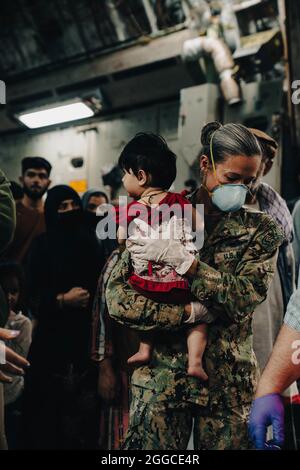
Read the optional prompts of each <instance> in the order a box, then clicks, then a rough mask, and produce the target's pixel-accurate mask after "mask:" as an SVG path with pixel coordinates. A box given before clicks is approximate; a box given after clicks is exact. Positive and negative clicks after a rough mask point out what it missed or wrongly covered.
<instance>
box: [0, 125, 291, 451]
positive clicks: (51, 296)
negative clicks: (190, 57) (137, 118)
mask: <svg viewBox="0 0 300 470" xmlns="http://www.w3.org/2000/svg"><path fill="white" fill-rule="evenodd" d="M199 147H200V144H199ZM199 150H200V151H199V175H200V177H199V179H200V185H199V187H198V185H197V186H195V184H194V182H193V181H192V183H193V184H191V181H188V183H189V184H188V186H189V189H187V188H186V190H185V191H183V192H181V193H174V192H171V191H169V188H170V186H171V185H172V183H173V182H174V180H175V178H176V171H177V170H176V155H175V154H174V153H173V152H172V151H171V150H170V148H169V147H168V144H167V143H166V141H165V140H164V139H163V138H162V137H161V136H158V135H154V134H150V133H140V134H137V135H136V136H135V137H134V138H133V139H132V140H131V141H130V142H128V144H127V145H126V146H125V147H124V149H123V150H122V152H121V155H120V156H119V166H120V168H121V169H122V171H123V173H124V176H123V184H124V189H125V190H126V192H127V194H128V196H129V197H130V198H131V200H132V202H130V203H129V204H128V205H126V206H118V205H117V206H115V207H114V209H113V211H112V212H110V209H109V207H112V206H109V203H110V200H109V197H108V196H107V195H106V194H105V193H104V192H103V191H101V190H100V189H99V188H91V189H90V190H88V191H87V192H86V193H85V194H83V196H82V197H80V195H79V194H78V193H77V192H76V191H75V190H74V189H72V188H71V187H70V186H67V185H56V186H53V185H52V184H51V179H50V178H51V169H52V168H51V164H50V163H49V162H48V161H47V160H46V159H44V158H42V157H25V158H24V159H23V160H22V175H21V177H20V185H19V184H17V183H16V182H11V183H9V181H8V180H7V178H6V177H5V175H4V174H3V173H0V217H1V219H0V224H1V231H0V233H1V235H0V251H1V255H0V286H1V288H0V340H1V341H2V343H1V344H2V345H4V346H3V347H4V348H5V356H6V361H5V363H3V364H1V362H0V448H1V449H5V448H8V449H109V450H113V449H126V450H127V449H128V450H129V449H130V450H133V449H134V450H142V449H143V450H144V449H147V450H158V449H165V450H184V449H186V448H187V446H188V443H189V440H190V436H191V432H192V429H193V442H194V448H195V449H211V450H221V449H241V450H242V449H251V448H253V446H255V447H257V448H267V447H268V446H272V445H273V446H275V447H276V446H277V447H280V448H288V449H295V448H296V447H297V432H298V433H299V432H300V431H299V423H297V419H296V416H295V407H296V406H297V403H299V394H298V386H297V379H298V378H299V377H300V370H299V367H298V369H297V372H295V370H294V369H293V370H292V371H290V372H288V373H287V376H286V377H283V376H284V371H286V370H288V369H289V364H288V362H289V357H288V354H289V352H290V354H292V352H293V351H292V350H291V349H290V351H289V352H288V351H286V353H285V352H284V347H287V346H286V345H287V344H290V343H289V341H290V340H291V338H293V340H295V338H296V339H297V338H298V337H299V331H300V328H299V325H300V319H299V318H300V301H299V290H296V282H297V272H298V271H299V264H300V248H299V240H300V237H299V233H298V232H299V227H300V206H299V203H296V205H295V208H294V211H293V215H292V214H291V213H290V211H289V209H288V206H287V204H286V202H285V200H284V199H283V198H282V197H281V196H280V195H279V194H278V193H277V192H276V191H275V190H274V189H273V188H272V187H271V186H269V185H267V184H266V183H264V182H263V181H262V179H263V177H264V176H265V175H266V174H267V173H268V172H269V171H270V170H271V168H272V165H273V161H274V158H276V151H277V143H276V141H275V140H274V139H273V138H272V137H270V136H269V135H267V134H265V133H264V132H262V131H259V130H257V129H248V128H246V127H244V126H243V125H239V124H226V125H221V124H220V123H217V122H213V123H209V124H207V125H206V126H204V128H203V129H202V134H201V149H199ZM183 189H184V188H182V190H183ZM199 207H202V208H203V213H201V214H200V213H199V212H198V208H199ZM101 208H102V209H103V210H101ZM175 208H176V209H177V210H176V211H175ZM99 209H100V210H99ZM178 210H179V213H178ZM108 213H110V214H112V215H113V217H112V219H113V222H114V225H113V226H114V227H115V231H114V234H113V236H110V237H109V238H106V239H105V238H104V237H101V236H100V235H99V230H97V225H98V224H99V221H101V220H104V218H105V217H106V216H107V214H108ZM187 213H190V214H191V219H190V223H188V222H187V220H186V217H185V216H186V214H187ZM293 219H294V220H293ZM109 221H111V219H108V222H109ZM149 228H150V229H151V230H150V232H149V230H148V229H149ZM167 232H168V236H164V235H166V233H167ZM198 232H203V244H202V246H201V247H199V246H197V245H196V244H195V233H196V234H197V233H198ZM110 235H111V233H110ZM157 235H158V236H157ZM297 315H298V316H297ZM291 318H292V319H293V321H292V320H291ZM295 318H296V320H295ZM284 335H287V337H286V338H287V339H284ZM277 338H278V340H277V343H276V345H275V348H274V343H275V342H276V339H277ZM273 348H274V350H273ZM272 351H273V353H272ZM271 353H272V355H271ZM276 355H277V356H279V357H280V361H277V359H276ZM270 356H271V358H270ZM0 358H1V356H0ZM268 361H269V362H268ZM285 361H286V364H285ZM278 362H280V363H281V364H282V368H281V370H279V369H280V367H279V365H278ZM272 364H275V365H276V367H275V366H272ZM296 368H297V367H296ZM275 369H276V370H275ZM261 372H263V375H262V377H261V380H260V382H259V385H258V378H259V375H260V373H261ZM276 374H277V375H278V376H279V378H278V379H276V378H274V377H275V376H276ZM270 384H271V385H270ZM257 385H258V387H257ZM254 399H255V401H254V404H253V405H252V402H253V400H254ZM251 406H252V410H251ZM250 410H251V413H250ZM249 415H250V425H249V428H248V422H249ZM284 420H285V421H284ZM269 424H273V430H274V433H273V439H272V438H268V437H267V427H268V425H269ZM297 426H298V429H297ZM298 439H299V437H298ZM268 441H269V443H268Z"/></svg>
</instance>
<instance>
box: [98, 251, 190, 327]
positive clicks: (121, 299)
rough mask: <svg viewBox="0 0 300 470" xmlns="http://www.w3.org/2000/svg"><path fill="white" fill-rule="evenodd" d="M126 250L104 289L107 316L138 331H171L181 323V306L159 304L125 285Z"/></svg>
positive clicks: (127, 274)
mask: <svg viewBox="0 0 300 470" xmlns="http://www.w3.org/2000/svg"><path fill="white" fill-rule="evenodd" d="M128 277H129V253H128V252H127V250H126V251H125V252H124V253H123V255H122V258H121V259H120V261H119V262H118V263H117V264H116V266H115V267H114V269H113V271H112V273H111V275H110V278H109V281H108V284H107V289H106V303H107V306H108V311H109V315H110V317H111V318H113V319H114V320H115V321H116V322H118V323H120V324H122V325H125V326H127V327H129V328H132V329H135V330H140V331H151V330H155V329H160V330H173V329H176V328H179V327H181V326H182V324H183V321H184V319H186V318H188V315H185V312H184V305H172V304H159V303H157V302H154V301H152V300H150V299H147V298H146V297H144V296H142V295H141V294H139V293H138V292H136V291H134V290H133V289H132V287H131V286H130V285H129V284H128V282H127V281H128Z"/></svg>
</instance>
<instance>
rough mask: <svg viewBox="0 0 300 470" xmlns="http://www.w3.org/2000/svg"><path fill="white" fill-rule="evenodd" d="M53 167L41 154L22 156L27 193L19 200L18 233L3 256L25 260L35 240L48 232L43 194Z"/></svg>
mask: <svg viewBox="0 0 300 470" xmlns="http://www.w3.org/2000/svg"><path fill="white" fill-rule="evenodd" d="M51 168H52V167H51V165H50V163H49V162H48V161H47V160H45V159H44V158H42V157H26V158H23V160H22V176H21V177H20V182H21V184H22V186H23V191H24V195H23V198H22V200H20V201H18V202H17V203H16V212H17V226H16V231H15V236H14V239H13V241H12V243H11V244H10V246H9V248H8V249H7V250H6V252H5V253H4V255H3V256H2V259H5V260H13V261H15V262H17V263H24V262H25V258H26V255H27V253H28V250H29V248H30V245H31V243H32V241H33V239H34V238H36V237H37V236H38V235H40V234H41V233H43V232H44V231H45V219H44V202H43V195H44V194H45V193H46V191H47V190H48V187H49V185H50V183H51V181H50V179H49V177H50V172H51Z"/></svg>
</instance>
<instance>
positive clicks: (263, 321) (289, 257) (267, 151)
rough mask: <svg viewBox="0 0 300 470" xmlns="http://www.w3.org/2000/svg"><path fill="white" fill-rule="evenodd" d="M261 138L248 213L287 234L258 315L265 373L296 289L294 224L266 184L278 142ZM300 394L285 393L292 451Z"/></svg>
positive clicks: (256, 335) (256, 345)
mask: <svg viewBox="0 0 300 470" xmlns="http://www.w3.org/2000/svg"><path fill="white" fill-rule="evenodd" d="M250 130H251V132H252V133H253V134H254V135H255V137H256V138H257V139H258V141H259V143H260V146H261V148H262V155H263V159H262V164H261V167H260V169H259V172H258V175H257V178H256V181H255V184H254V185H253V187H252V190H251V193H250V194H249V196H248V199H247V201H246V202H247V205H246V207H247V208H248V210H254V211H262V212H265V213H266V214H269V215H270V216H271V217H272V218H273V219H274V221H275V222H277V223H278V224H279V225H280V227H281V228H282V231H283V233H284V235H285V238H284V241H283V243H282V244H281V246H280V248H279V253H278V259H277V265H276V271H275V276H274V278H273V280H272V282H271V285H270V287H269V290H268V295H267V298H266V300H265V301H264V302H263V303H261V304H260V305H258V306H257V307H256V309H255V312H254V317H253V322H252V328H253V349H254V352H255V355H256V357H257V360H258V364H259V368H260V371H261V372H262V371H263V370H264V368H265V366H266V364H267V361H268V358H269V357H270V354H271V352H272V349H273V346H274V343H275V340H276V337H277V335H278V333H279V331H280V328H281V326H282V324H283V318H284V314H285V312H286V308H287V305H288V302H289V299H290V297H291V295H292V293H293V291H294V289H295V261H294V255H293V248H292V238H293V222H292V217H291V214H290V211H289V209H288V207H287V204H286V202H285V200H284V199H283V198H282V197H281V196H280V195H279V194H278V193H277V192H276V191H275V190H274V189H273V188H272V187H271V186H269V185H268V184H266V183H264V182H262V178H263V176H265V175H267V174H268V173H269V171H270V170H271V168H272V165H273V161H274V158H275V157H276V151H277V148H278V144H277V142H276V141H275V140H274V139H273V138H272V137H270V136H269V135H268V134H266V133H265V132H262V131H260V130H258V129H250ZM297 394H298V389H297V385H296V383H295V384H293V385H292V387H290V388H289V389H288V390H286V391H285V396H286V406H287V413H286V418H287V423H286V427H287V433H286V437H287V442H286V446H287V447H288V448H295V445H296V444H295V440H294V424H293V416H292V414H293V409H292V407H291V398H292V397H293V396H296V395H297Z"/></svg>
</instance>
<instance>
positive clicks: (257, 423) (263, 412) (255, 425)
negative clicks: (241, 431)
mask: <svg viewBox="0 0 300 470" xmlns="http://www.w3.org/2000/svg"><path fill="white" fill-rule="evenodd" d="M270 425H272V427H273V439H272V446H275V448H276V446H278V447H282V445H283V443H284V405H283V402H282V398H281V396H280V395H278V394H277V393H270V394H269V395H265V396H264V397H260V398H257V399H256V400H254V402H253V404H252V408H251V412H250V419H249V432H250V437H251V439H252V441H253V443H254V445H255V448H256V449H265V450H267V449H270V445H269V444H270V443H267V442H266V437H267V428H268V426H270Z"/></svg>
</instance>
